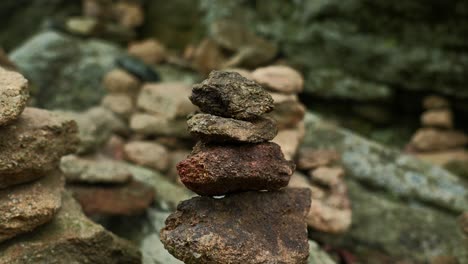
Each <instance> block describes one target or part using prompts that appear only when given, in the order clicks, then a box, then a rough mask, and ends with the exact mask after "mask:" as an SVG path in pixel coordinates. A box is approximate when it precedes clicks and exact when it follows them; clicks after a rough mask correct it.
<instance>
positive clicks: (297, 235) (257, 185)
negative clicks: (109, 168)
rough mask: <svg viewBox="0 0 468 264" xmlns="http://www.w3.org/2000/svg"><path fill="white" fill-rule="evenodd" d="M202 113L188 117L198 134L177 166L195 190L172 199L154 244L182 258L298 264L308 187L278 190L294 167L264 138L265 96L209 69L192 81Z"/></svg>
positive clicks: (270, 129)
mask: <svg viewBox="0 0 468 264" xmlns="http://www.w3.org/2000/svg"><path fill="white" fill-rule="evenodd" d="M190 100H191V101H192V103H193V104H195V105H197V106H198V107H199V108H200V110H201V112H202V113H198V114H195V115H193V116H191V117H190V118H189V120H188V128H189V131H190V133H191V134H192V135H193V136H195V137H196V138H198V139H199V142H198V143H197V144H196V146H195V147H194V149H193V151H192V153H191V155H190V156H189V157H188V158H187V159H185V160H183V161H182V162H180V163H179V164H178V165H177V170H178V173H179V176H180V179H181V181H182V183H183V184H184V185H185V186H186V187H187V188H189V189H190V190H192V191H194V192H195V193H197V194H199V195H201V197H195V198H192V199H190V200H187V201H184V202H182V203H180V204H179V206H178V207H177V211H176V212H175V213H173V214H172V215H170V216H169V217H168V218H167V220H166V226H165V227H164V228H163V229H162V230H161V241H162V242H163V244H164V245H165V247H166V249H167V250H168V251H169V252H170V253H171V254H172V255H174V256H175V257H176V258H178V259H180V260H182V261H184V262H185V263H306V261H307V258H308V239H307V224H306V222H305V217H306V215H307V213H308V210H309V208H310V196H311V195H310V190H307V189H292V188H291V189H289V188H288V189H282V188H283V187H286V186H287V185H288V182H289V180H290V177H291V175H292V174H293V172H294V170H295V165H294V163H293V162H292V161H287V160H286V159H285V158H284V155H283V153H282V152H281V148H280V147H279V146H278V145H277V144H275V143H272V142H269V141H270V140H272V139H273V138H274V137H275V136H276V134H277V127H276V123H275V121H274V120H273V119H271V118H268V117H265V116H264V114H266V113H268V112H270V111H272V110H273V99H272V98H271V96H270V95H269V94H268V93H267V92H266V91H264V90H263V88H262V87H261V86H260V85H259V84H258V83H256V82H254V81H251V80H248V79H246V78H244V77H242V76H241V75H240V74H238V73H235V72H222V71H214V72H212V73H211V74H210V75H209V77H208V79H206V80H205V81H203V82H202V83H201V84H196V85H194V86H193V89H192V95H191V96H190Z"/></svg>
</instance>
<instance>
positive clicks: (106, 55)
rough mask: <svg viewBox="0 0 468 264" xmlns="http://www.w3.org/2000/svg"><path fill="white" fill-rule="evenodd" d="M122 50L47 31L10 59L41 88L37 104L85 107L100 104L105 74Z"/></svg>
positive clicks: (55, 107) (22, 47) (56, 107)
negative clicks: (102, 81)
mask: <svg viewBox="0 0 468 264" xmlns="http://www.w3.org/2000/svg"><path fill="white" fill-rule="evenodd" d="M121 52H122V51H121V50H120V49H119V48H117V47H116V46H114V45H112V44H110V43H107V42H103V41H98V40H82V39H76V38H73V37H70V36H67V35H63V34H60V33H55V32H51V31H47V32H43V33H39V34H38V35H36V36H34V37H33V38H32V39H30V40H29V41H27V42H26V43H24V44H23V45H22V46H20V47H19V48H17V49H16V50H14V51H13V52H12V53H11V59H12V61H13V62H15V64H16V65H17V66H18V68H19V70H20V71H21V72H22V73H24V75H25V76H26V78H27V79H28V80H29V81H30V82H31V83H32V84H34V85H35V86H36V87H37V88H38V91H37V93H35V94H34V98H35V99H36V102H37V106H38V107H41V108H46V109H70V110H84V109H86V108H89V107H91V106H93V105H96V104H98V103H99V101H100V99H101V98H102V96H103V94H104V89H102V87H101V80H102V77H103V76H104V74H105V73H107V72H108V71H109V70H110V69H111V68H112V67H113V65H114V60H115V59H116V58H117V56H118V55H119V54H120V53H121ZM51 72H53V73H54V74H50V73H51Z"/></svg>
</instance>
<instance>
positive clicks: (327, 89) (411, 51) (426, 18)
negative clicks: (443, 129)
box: [200, 0, 468, 100]
mask: <svg viewBox="0 0 468 264" xmlns="http://www.w3.org/2000/svg"><path fill="white" fill-rule="evenodd" d="M200 5H201V7H202V9H203V10H204V11H206V12H207V17H206V21H207V24H208V26H209V25H211V24H215V23H216V22H217V21H219V20H223V19H232V20H234V22H236V23H244V25H245V27H248V28H249V29H253V30H254V31H255V32H258V33H261V34H262V35H263V36H266V37H267V38H269V39H271V40H272V41H273V42H275V43H281V47H282V52H283V53H284V55H285V57H286V58H288V60H289V61H290V62H291V63H292V64H293V65H297V66H299V67H300V68H301V69H302V71H303V72H304V73H305V77H306V91H307V92H310V93H313V94H315V95H318V96H323V95H325V96H332V97H336V96H340V95H341V96H342V97H343V95H345V96H346V97H348V98H357V99H359V98H367V99H371V100H372V99H379V98H380V99H385V98H387V99H388V98H389V97H390V96H391V91H392V89H393V87H394V86H393V84H395V86H398V88H400V89H401V88H402V89H408V90H432V91H437V92H440V93H445V94H452V95H457V96H463V97H465V98H467V97H468V89H466V85H465V84H466V80H467V77H466V76H467V74H466V73H467V69H468V65H467V60H466V58H467V54H466V52H464V51H462V50H454V49H453V48H452V47H460V48H461V47H466V46H467V43H468V42H467V40H466V39H464V38H462V37H461V36H463V35H464V34H465V33H466V32H467V31H468V27H466V26H463V27H457V28H456V30H453V27H454V26H453V25H456V24H459V23H462V21H464V18H465V17H466V15H467V12H466V10H467V9H466V7H467V4H466V3H459V2H457V3H456V4H455V3H453V2H444V3H440V2H437V1H430V2H427V1H423V0H413V1H411V3H408V4H407V5H404V6H402V5H399V4H395V3H389V2H388V1H377V2H376V1H372V2H370V1H367V0H359V1H353V2H352V3H349V4H346V5H343V2H342V1H339V0H332V1H320V2H314V1H312V2H311V1H304V2H287V3H286V2H281V1H278V2H275V3H272V2H271V1H267V0H261V1H257V2H256V4H255V5H250V3H248V2H245V1H243V0H237V1H210V0H202V1H201V4H200ZM435 9H437V10H438V12H437V14H436V13H434V12H432V10H435ZM291 10H294V12H292V11H291ZM462 10H463V11H462ZM414 14H419V15H418V17H417V18H416V19H414V20H411V21H410V20H408V19H405V18H409V17H414ZM292 29H293V30H292ZM310 58H314V59H310ZM326 71H328V72H340V75H337V76H335V77H336V78H332V79H335V80H336V81H335V83H338V84H339V85H328V84H330V82H328V81H325V82H322V83H321V85H320V86H317V85H316V84H318V83H317V82H314V79H315V77H316V76H317V75H319V74H320V72H326ZM408 73H412V74H408ZM349 80H351V82H350V81H349ZM352 80H354V82H355V83H356V82H358V84H357V85H353V81H352ZM332 81H333V80H332ZM362 84H364V85H362ZM334 88H339V89H335V91H336V92H337V93H332V92H333V89H334ZM379 91H382V92H381V93H379Z"/></svg>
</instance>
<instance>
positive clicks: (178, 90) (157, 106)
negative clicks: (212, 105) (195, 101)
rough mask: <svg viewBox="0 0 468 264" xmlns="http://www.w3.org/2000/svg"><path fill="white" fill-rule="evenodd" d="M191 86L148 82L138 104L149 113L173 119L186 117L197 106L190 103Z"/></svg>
mask: <svg viewBox="0 0 468 264" xmlns="http://www.w3.org/2000/svg"><path fill="white" fill-rule="evenodd" d="M189 95H190V86H189V85H186V84H184V83H161V84H146V85H144V86H143V88H142V90H141V93H140V95H139V96H138V102H137V105H138V107H139V108H140V109H143V110H145V111H147V112H148V113H152V114H157V115H162V116H165V117H167V118H170V119H173V118H176V117H185V116H186V115H188V114H190V113H192V112H194V111H195V110H196V109H197V108H196V107H195V106H194V105H192V104H191V103H190V101H189V100H188V97H189Z"/></svg>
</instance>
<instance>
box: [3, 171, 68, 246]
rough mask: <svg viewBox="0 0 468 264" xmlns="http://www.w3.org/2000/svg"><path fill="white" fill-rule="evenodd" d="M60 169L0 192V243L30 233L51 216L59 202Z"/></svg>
mask: <svg viewBox="0 0 468 264" xmlns="http://www.w3.org/2000/svg"><path fill="white" fill-rule="evenodd" d="M63 185H64V181H63V178H62V175H61V174H60V172H59V171H54V172H51V173H50V175H48V176H46V177H43V178H42V179H40V180H38V181H35V182H32V183H28V184H22V185H18V186H15V187H12V188H9V189H7V190H1V191H0V212H1V213H0V242H2V241H5V240H7V239H9V238H12V237H15V236H17V235H19V234H23V233H26V232H29V231H31V230H33V229H35V228H36V227H38V226H40V225H43V224H45V223H47V222H49V221H50V220H52V218H53V217H54V215H55V214H56V212H57V211H58V210H59V208H60V206H61V201H62V191H63Z"/></svg>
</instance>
